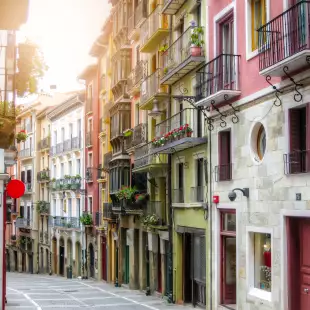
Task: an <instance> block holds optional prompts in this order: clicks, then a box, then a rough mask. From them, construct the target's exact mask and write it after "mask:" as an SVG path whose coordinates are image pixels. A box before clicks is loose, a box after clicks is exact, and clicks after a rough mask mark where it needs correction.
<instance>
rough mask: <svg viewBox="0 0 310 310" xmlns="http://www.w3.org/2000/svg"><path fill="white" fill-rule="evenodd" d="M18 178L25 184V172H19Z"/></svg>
mask: <svg viewBox="0 0 310 310" xmlns="http://www.w3.org/2000/svg"><path fill="white" fill-rule="evenodd" d="M20 178H21V181H22V182H24V183H26V178H25V171H22V172H21V174H20Z"/></svg>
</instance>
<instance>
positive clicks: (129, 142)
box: [125, 124, 147, 149]
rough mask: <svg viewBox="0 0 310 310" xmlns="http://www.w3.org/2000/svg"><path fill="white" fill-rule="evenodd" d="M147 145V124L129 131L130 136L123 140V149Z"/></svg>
mask: <svg viewBox="0 0 310 310" xmlns="http://www.w3.org/2000/svg"><path fill="white" fill-rule="evenodd" d="M142 143H147V124H139V125H137V126H136V127H134V128H133V129H132V130H131V136H130V137H128V138H126V140H125V148H126V149H130V148H132V147H136V146H137V145H139V144H142Z"/></svg>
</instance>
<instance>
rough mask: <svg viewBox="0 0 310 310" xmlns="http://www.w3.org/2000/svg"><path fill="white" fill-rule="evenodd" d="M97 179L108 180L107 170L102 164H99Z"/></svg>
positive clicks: (99, 180) (100, 180)
mask: <svg viewBox="0 0 310 310" xmlns="http://www.w3.org/2000/svg"><path fill="white" fill-rule="evenodd" d="M97 181H98V182H105V181H107V171H106V170H105V169H104V168H103V167H102V166H101V165H99V167H98V170H97Z"/></svg>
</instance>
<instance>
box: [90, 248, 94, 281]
mask: <svg viewBox="0 0 310 310" xmlns="http://www.w3.org/2000/svg"><path fill="white" fill-rule="evenodd" d="M89 258H90V277H91V278H94V277H95V255H94V246H93V245H92V244H90V245H89Z"/></svg>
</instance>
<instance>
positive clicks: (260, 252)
mask: <svg viewBox="0 0 310 310" xmlns="http://www.w3.org/2000/svg"><path fill="white" fill-rule="evenodd" d="M253 239H254V287H255V288H258V289H261V290H265V291H267V292H270V291H271V235H270V234H262V233H254V237H253Z"/></svg>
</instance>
